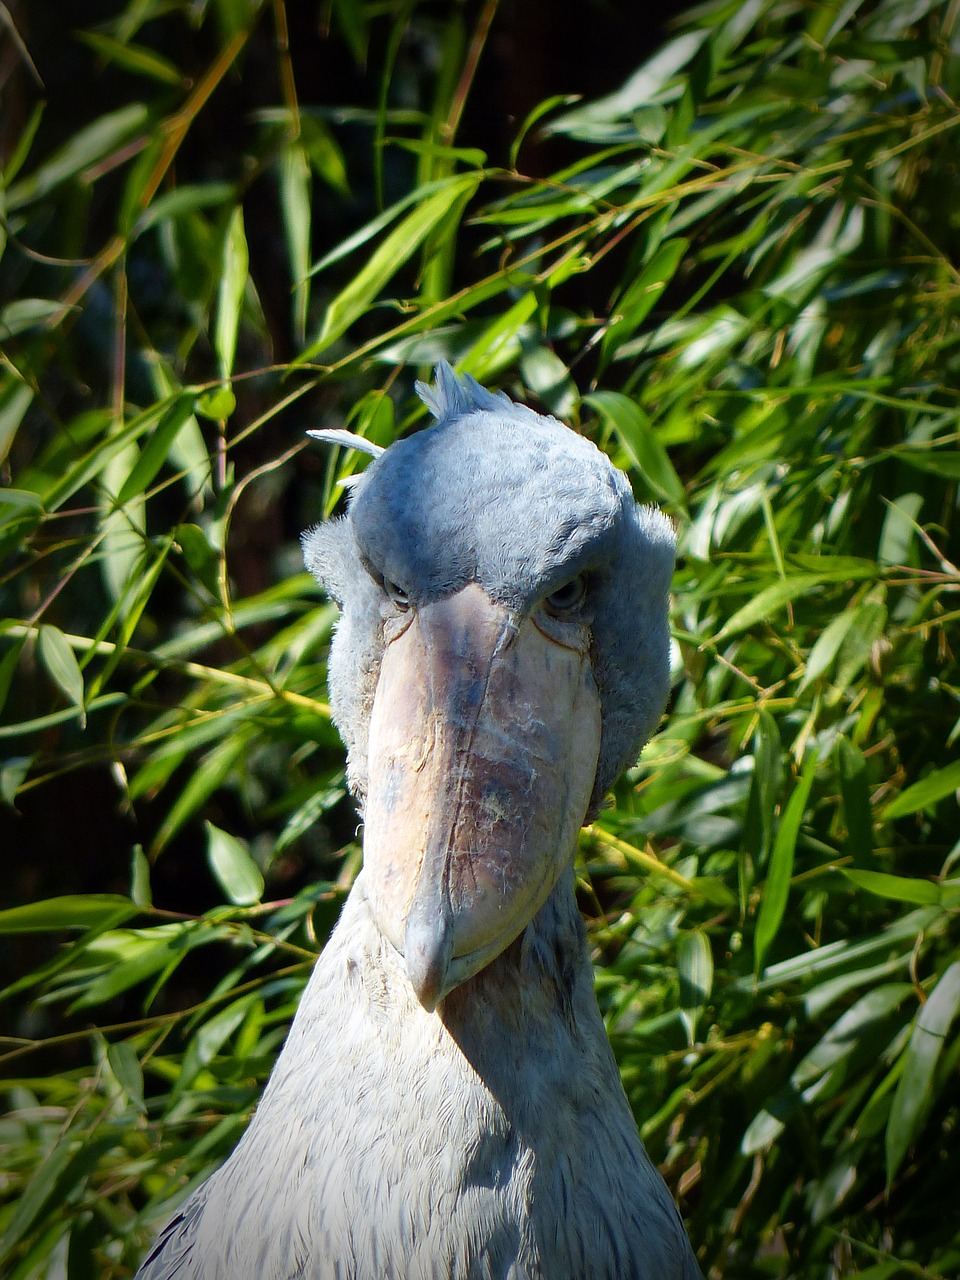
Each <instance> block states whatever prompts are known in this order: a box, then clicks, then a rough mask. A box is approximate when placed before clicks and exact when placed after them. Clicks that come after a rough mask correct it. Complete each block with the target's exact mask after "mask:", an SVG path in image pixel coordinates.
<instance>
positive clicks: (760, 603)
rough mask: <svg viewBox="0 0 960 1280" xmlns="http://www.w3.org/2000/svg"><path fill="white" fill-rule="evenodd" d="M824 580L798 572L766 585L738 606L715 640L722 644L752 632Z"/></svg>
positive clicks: (815, 575)
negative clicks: (741, 634)
mask: <svg viewBox="0 0 960 1280" xmlns="http://www.w3.org/2000/svg"><path fill="white" fill-rule="evenodd" d="M822 582H823V579H822V578H821V577H820V575H819V574H816V573H797V574H793V575H792V576H791V577H787V578H780V579H778V581H776V582H774V583H771V585H770V586H769V587H764V588H763V590H762V591H759V592H758V593H757V594H756V595H755V596H753V597H752V598H751V599H750V600H748V601H747V603H746V604H745V605H743V607H742V608H740V609H738V610H737V611H736V613H735V614H734V615H733V616H732V617H731V618H729V619H728V620H727V622H725V623H724V625H723V626H722V627H721V628H720V630H719V631H718V632H717V634H716V635H715V636H714V637H713V643H714V644H720V643H721V642H722V641H723V640H728V639H729V638H730V637H731V636H735V635H739V633H740V632H741V631H749V630H750V629H751V628H752V627H755V626H756V625H757V623H758V622H766V621H767V619H768V618H770V617H772V615H773V614H775V613H778V612H779V611H780V610H781V609H782V608H783V607H784V606H785V605H787V604H789V603H791V602H792V601H794V600H796V599H798V598H799V597H800V596H803V595H807V594H808V593H809V592H811V591H813V590H814V589H815V588H816V587H819V586H820V585H821V584H822Z"/></svg>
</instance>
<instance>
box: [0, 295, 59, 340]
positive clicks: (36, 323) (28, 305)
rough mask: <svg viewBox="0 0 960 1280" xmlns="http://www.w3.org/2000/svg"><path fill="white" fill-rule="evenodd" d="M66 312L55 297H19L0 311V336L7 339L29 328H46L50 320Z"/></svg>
mask: <svg viewBox="0 0 960 1280" xmlns="http://www.w3.org/2000/svg"><path fill="white" fill-rule="evenodd" d="M65 314H66V308H65V307H64V305H63V303H62V302H58V301H57V300H56V299H55V298H18V299H17V300H16V301H15V302H8V303H7V305H6V306H5V307H4V308H3V310H2V311H0V338H2V339H4V340H6V339H8V338H12V337H14V336H15V335H16V334H18V333H25V332H26V331H27V330H28V329H39V328H44V327H45V326H46V325H47V323H48V321H50V320H53V319H54V317H56V318H57V319H59V318H61V317H62V316H64V315H65Z"/></svg>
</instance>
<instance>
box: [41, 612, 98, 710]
mask: <svg viewBox="0 0 960 1280" xmlns="http://www.w3.org/2000/svg"><path fill="white" fill-rule="evenodd" d="M37 651H38V652H39V655H40V660H41V662H42V663H43V665H44V666H45V667H46V669H47V672H48V674H49V675H50V677H51V678H52V679H53V680H54V681H55V683H56V684H58V685H59V686H60V688H61V689H62V690H63V692H64V693H65V694H66V695H67V698H68V699H69V700H70V702H72V703H73V705H74V706H75V707H76V708H77V709H78V710H79V712H80V721H81V724H85V723H86V712H85V711H84V705H83V672H82V671H81V670H80V664H79V663H78V662H77V659H76V656H75V654H74V652H73V650H72V649H71V648H70V645H69V644H68V643H67V637H66V636H65V635H64V634H63V632H62V631H61V630H60V628H59V627H54V626H52V625H50V624H49V623H44V624H43V625H42V626H41V628H40V638H39V641H38V644H37Z"/></svg>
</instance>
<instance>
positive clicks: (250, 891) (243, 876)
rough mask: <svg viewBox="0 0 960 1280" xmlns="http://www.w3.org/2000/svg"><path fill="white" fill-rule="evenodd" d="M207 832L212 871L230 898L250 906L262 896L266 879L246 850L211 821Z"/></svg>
mask: <svg viewBox="0 0 960 1280" xmlns="http://www.w3.org/2000/svg"><path fill="white" fill-rule="evenodd" d="M204 826H205V827H206V829H207V861H208V862H209V863H210V870H211V871H212V872H213V874H214V875H215V876H216V878H217V881H218V883H219V885H220V887H221V889H222V890H223V891H224V893H225V894H226V895H227V897H228V898H229V899H230V901H231V902H235V903H236V904H237V905H238V906H242V907H249V906H252V905H253V903H255V902H259V901H260V899H261V898H262V897H263V876H262V875H261V873H260V868H259V867H258V866H257V864H256V863H255V862H254V860H253V859H252V858H251V857H250V854H249V853H248V852H247V850H246V848H245V847H244V846H243V845H242V844H241V843H240V841H239V840H237V839H236V837H235V836H231V835H229V834H228V833H227V832H226V831H221V830H220V828H219V827H215V826H214V825H213V823H212V822H206V823H204Z"/></svg>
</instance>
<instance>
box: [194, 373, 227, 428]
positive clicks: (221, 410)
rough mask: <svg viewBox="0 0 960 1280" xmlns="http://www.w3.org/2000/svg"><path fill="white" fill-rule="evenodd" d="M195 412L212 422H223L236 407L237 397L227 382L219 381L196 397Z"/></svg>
mask: <svg viewBox="0 0 960 1280" xmlns="http://www.w3.org/2000/svg"><path fill="white" fill-rule="evenodd" d="M196 405H197V413H199V414H200V415H201V416H202V417H204V418H211V419H212V420H213V421H214V422H224V421H226V419H227V418H229V417H230V415H231V414H232V413H233V411H234V409H236V407H237V397H236V396H235V395H234V394H233V388H232V387H231V386H230V384H229V382H224V383H221V385H220V386H219V387H214V388H213V389H212V390H211V391H204V392H203V394H202V395H199V396H198V397H197V401H196Z"/></svg>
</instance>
